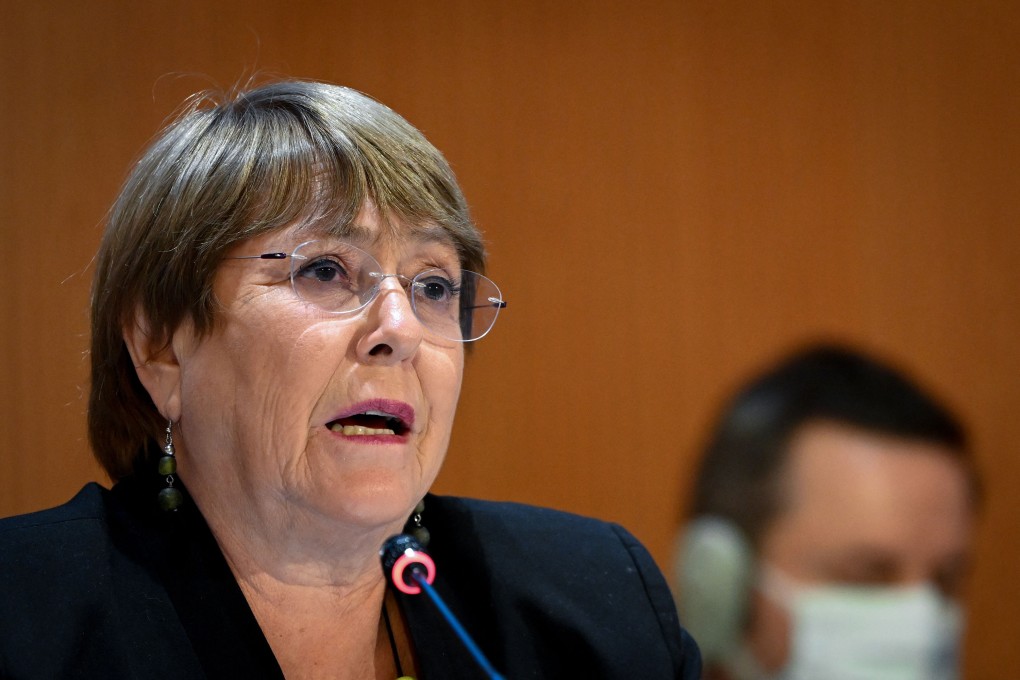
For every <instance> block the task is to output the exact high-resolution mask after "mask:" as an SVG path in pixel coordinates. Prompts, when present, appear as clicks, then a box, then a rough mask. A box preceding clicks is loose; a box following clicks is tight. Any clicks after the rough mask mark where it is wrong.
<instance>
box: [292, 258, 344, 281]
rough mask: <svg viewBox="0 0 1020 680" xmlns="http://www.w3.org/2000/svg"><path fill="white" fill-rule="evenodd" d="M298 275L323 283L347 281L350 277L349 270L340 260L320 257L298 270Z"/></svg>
mask: <svg viewBox="0 0 1020 680" xmlns="http://www.w3.org/2000/svg"><path fill="white" fill-rule="evenodd" d="M298 275H299V276H301V277H302V278H306V279H315V280H316V281H319V282H321V283H347V282H349V281H350V277H349V276H348V274H347V270H346V269H345V268H344V267H343V265H341V264H340V263H339V262H336V261H334V260H330V259H326V258H320V259H318V260H315V261H314V262H311V263H309V264H307V265H305V266H304V267H302V268H301V269H300V270H299V271H298Z"/></svg>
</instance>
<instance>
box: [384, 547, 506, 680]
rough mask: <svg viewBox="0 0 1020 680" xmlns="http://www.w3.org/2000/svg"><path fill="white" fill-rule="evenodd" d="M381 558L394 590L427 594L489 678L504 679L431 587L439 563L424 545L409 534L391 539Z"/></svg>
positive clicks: (494, 679) (410, 593)
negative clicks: (426, 551) (434, 560)
mask: <svg viewBox="0 0 1020 680" xmlns="http://www.w3.org/2000/svg"><path fill="white" fill-rule="evenodd" d="M379 559H381V560H382V567H383V573H384V574H386V577H387V578H388V579H389V581H390V583H392V584H393V587H395V588H396V589H397V590H399V591H400V592H402V593H404V594H406V595H417V594H419V593H421V592H422V591H424V592H425V594H426V595H428V596H429V598H430V599H431V600H432V602H433V604H435V605H436V608H437V609H439V613H441V614H442V615H443V617H444V618H445V619H446V622H447V623H448V624H450V627H451V628H452V629H453V632H455V633H456V634H457V637H459V638H460V640H461V642H463V643H464V646H465V647H467V649H468V651H469V652H471V656H473V657H474V658H475V661H477V662H478V665H480V666H481V667H482V670H484V671H485V672H486V673H487V674H488V676H489V678H491V680H504V678H503V676H502V675H500V674H499V673H497V672H496V669H495V668H493V666H492V664H491V663H489V660H488V659H487V658H485V654H483V653H482V650H481V649H479V647H478V645H477V644H475V641H474V640H472V639H471V636H470V635H468V632H467V630H465V628H464V626H462V625H461V623H460V621H458V620H457V617H456V616H454V615H453V612H452V611H450V608H449V607H447V606H446V603H445V602H443V598H441V597H440V596H439V593H437V592H436V590H435V588H433V587H432V582H433V581H435V580H436V563H435V562H433V561H432V558H431V557H429V556H428V554H427V553H425V552H424V551H423V550H422V547H421V544H420V543H418V541H417V540H416V539H415V538H414V537H413V536H410V535H408V534H398V535H396V536H390V537H389V538H388V539H386V542H385V543H383V545H382V548H381V549H380V550H379Z"/></svg>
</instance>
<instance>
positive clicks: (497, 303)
mask: <svg viewBox="0 0 1020 680" xmlns="http://www.w3.org/2000/svg"><path fill="white" fill-rule="evenodd" d="M484 307H496V308H497V309H506V300H500V299H499V298H489V304H487V305H471V306H470V307H464V309H482V308H484Z"/></svg>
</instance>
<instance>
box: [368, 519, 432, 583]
mask: <svg viewBox="0 0 1020 680" xmlns="http://www.w3.org/2000/svg"><path fill="white" fill-rule="evenodd" d="M379 559H380V560H382V568H383V573H384V574H386V576H387V578H389V579H390V583H392V584H393V587H395V588H396V589H397V590H399V591H400V592H402V593H406V594H407V595H417V594H418V593H420V592H421V586H420V585H419V584H418V582H417V580H416V579H415V576H416V575H417V576H419V577H422V578H424V580H425V582H426V583H429V584H431V583H432V582H433V581H434V580H436V564H435V562H433V561H432V558H431V557H429V556H428V554H427V553H425V552H423V551H422V548H421V544H420V543H419V542H418V541H417V539H415V538H414V536H411V535H409V534H398V535H396V536H390V537H389V538H387V539H386V541H385V542H384V543H383V545H382V548H380V549H379Z"/></svg>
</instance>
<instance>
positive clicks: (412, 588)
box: [390, 550, 436, 595]
mask: <svg viewBox="0 0 1020 680" xmlns="http://www.w3.org/2000/svg"><path fill="white" fill-rule="evenodd" d="M412 564H421V565H424V566H425V582H426V583H428V584H429V585H432V582H433V581H435V580H436V563H435V562H433V561H432V558H431V557H429V556H428V553H423V552H413V551H410V550H409V551H407V552H405V553H404V554H403V555H401V556H400V557H398V558H397V561H396V562H394V563H393V569H392V570H391V572H390V574H391V575H392V576H393V585H394V586H396V587H397V590H399V591H400V592H402V593H404V594H405V595H417V594H418V593H420V592H421V586H419V585H417V584H413V585H412V584H409V583H407V582H406V581H405V580H404V570H405V569H407V568H408V567H409V566H411V565H412Z"/></svg>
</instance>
